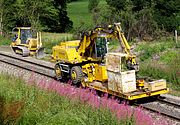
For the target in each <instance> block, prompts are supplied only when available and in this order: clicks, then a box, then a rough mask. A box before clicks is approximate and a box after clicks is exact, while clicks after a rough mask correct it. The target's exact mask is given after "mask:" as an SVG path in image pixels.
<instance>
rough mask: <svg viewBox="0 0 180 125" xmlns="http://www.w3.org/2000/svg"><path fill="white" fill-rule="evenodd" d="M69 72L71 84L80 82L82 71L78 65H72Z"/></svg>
mask: <svg viewBox="0 0 180 125" xmlns="http://www.w3.org/2000/svg"><path fill="white" fill-rule="evenodd" d="M70 73H71V74H70V75H71V79H72V82H73V84H77V83H79V82H81V80H82V77H83V72H82V69H81V67H80V66H73V67H72V68H71V72H70Z"/></svg>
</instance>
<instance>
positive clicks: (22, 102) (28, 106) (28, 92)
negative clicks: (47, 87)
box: [0, 74, 133, 125]
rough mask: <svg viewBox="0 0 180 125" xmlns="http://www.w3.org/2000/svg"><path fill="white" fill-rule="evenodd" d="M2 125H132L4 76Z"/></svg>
mask: <svg viewBox="0 0 180 125" xmlns="http://www.w3.org/2000/svg"><path fill="white" fill-rule="evenodd" d="M0 81H1V82H0V86H1V88H0V124H1V125H5V124H22V125H30V124H31V125H35V124H38V125H40V124H41V125H49V124H51V125H65V124H66V125H77V124H84V125H85V124H86V125H94V124H96V125H97V124H99V125H100V124H106V125H108V124H109V125H112V124H114V125H115V124H117V125H118V124H119V125H124V124H132V123H133V121H132V120H126V121H121V122H120V121H118V120H117V119H116V118H115V116H113V115H112V114H111V113H110V112H109V111H108V110H105V109H93V108H92V107H91V106H89V105H87V104H84V103H83V102H80V101H78V100H73V101H72V100H70V99H69V98H68V97H63V96H59V95H58V94H57V93H55V92H52V91H44V90H41V89H38V88H36V87H35V86H28V85H26V84H25V82H24V81H23V80H21V79H18V78H14V77H12V76H8V75H5V74H0Z"/></svg>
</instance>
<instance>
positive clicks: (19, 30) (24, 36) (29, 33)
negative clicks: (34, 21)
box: [12, 27, 37, 44]
mask: <svg viewBox="0 0 180 125" xmlns="http://www.w3.org/2000/svg"><path fill="white" fill-rule="evenodd" d="M12 33H13V34H15V36H14V38H13V40H12V41H13V42H15V41H16V39H20V41H21V43H20V44H27V43H26V42H27V40H28V39H29V38H36V37H37V34H36V33H35V31H33V30H32V29H31V27H15V28H13V30H12Z"/></svg>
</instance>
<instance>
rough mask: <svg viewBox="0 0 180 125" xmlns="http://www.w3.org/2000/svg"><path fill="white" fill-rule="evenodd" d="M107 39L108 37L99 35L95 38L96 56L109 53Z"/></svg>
mask: <svg viewBox="0 0 180 125" xmlns="http://www.w3.org/2000/svg"><path fill="white" fill-rule="evenodd" d="M107 52H108V51H107V39H106V37H97V38H96V39H95V54H96V58H104V56H105V55H106V53H107Z"/></svg>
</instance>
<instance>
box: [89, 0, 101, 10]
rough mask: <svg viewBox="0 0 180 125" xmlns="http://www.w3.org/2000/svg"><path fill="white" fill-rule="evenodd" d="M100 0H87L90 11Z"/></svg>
mask: <svg viewBox="0 0 180 125" xmlns="http://www.w3.org/2000/svg"><path fill="white" fill-rule="evenodd" d="M99 2H100V0H89V4H88V9H89V12H91V11H92V10H93V9H94V8H96V7H97V6H98V4H99Z"/></svg>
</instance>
